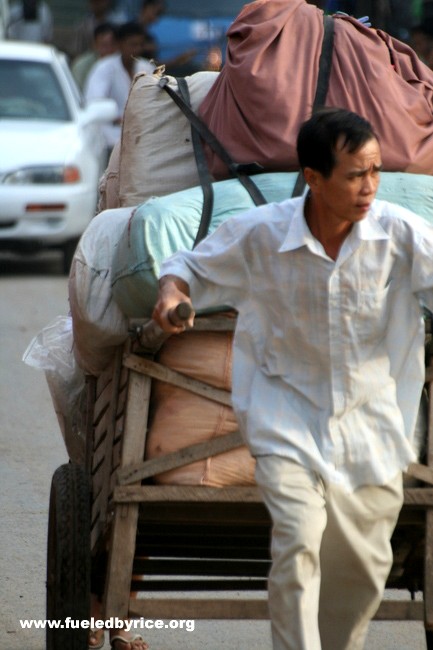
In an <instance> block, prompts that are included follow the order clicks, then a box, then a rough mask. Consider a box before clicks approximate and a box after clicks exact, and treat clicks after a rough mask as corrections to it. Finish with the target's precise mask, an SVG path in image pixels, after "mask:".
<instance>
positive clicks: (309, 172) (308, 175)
mask: <svg viewBox="0 0 433 650" xmlns="http://www.w3.org/2000/svg"><path fill="white" fill-rule="evenodd" d="M304 178H305V182H306V183H307V185H308V186H309V187H310V189H312V190H314V189H317V187H318V184H319V182H320V178H321V174H319V172H318V171H316V170H315V169H312V168H311V167H304Z"/></svg>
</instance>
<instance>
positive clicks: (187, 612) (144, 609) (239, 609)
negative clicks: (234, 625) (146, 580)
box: [129, 597, 269, 620]
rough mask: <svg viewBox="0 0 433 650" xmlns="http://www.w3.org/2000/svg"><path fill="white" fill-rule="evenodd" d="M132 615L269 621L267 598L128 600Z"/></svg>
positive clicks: (160, 617)
mask: <svg viewBox="0 0 433 650" xmlns="http://www.w3.org/2000/svg"><path fill="white" fill-rule="evenodd" d="M129 611H130V613H131V616H137V617H142V618H155V619H156V618H157V619H164V618H167V619H183V620H185V619H186V620H188V619H213V620H215V619H223V620H224V619H226V620H227V619H235V620H245V619H253V620H254V619H257V620H266V619H268V618H269V610H268V601H267V598H262V599H248V600H242V599H240V598H236V599H232V598H225V599H224V600H223V599H219V598H211V599H207V598H203V599H202V598H183V597H181V598H170V599H168V598H167V599H166V598H145V599H138V598H131V599H130V601H129Z"/></svg>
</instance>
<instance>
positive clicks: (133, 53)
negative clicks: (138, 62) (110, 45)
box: [119, 34, 146, 61]
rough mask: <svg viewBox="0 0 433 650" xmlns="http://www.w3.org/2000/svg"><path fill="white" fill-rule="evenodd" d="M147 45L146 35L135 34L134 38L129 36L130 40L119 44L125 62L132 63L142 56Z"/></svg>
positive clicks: (124, 40)
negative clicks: (131, 61) (132, 60)
mask: <svg viewBox="0 0 433 650" xmlns="http://www.w3.org/2000/svg"><path fill="white" fill-rule="evenodd" d="M145 45H146V41H145V39H144V34H143V35H141V34H134V35H133V36H128V38H125V39H123V41H121V42H120V43H119V49H120V53H121V55H122V59H123V60H124V61H130V60H131V59H135V58H137V57H139V56H141V54H142V52H143V50H144V48H145Z"/></svg>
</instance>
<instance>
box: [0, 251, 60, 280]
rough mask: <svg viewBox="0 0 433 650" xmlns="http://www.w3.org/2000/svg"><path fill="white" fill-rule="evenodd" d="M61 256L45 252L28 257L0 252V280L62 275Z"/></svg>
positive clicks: (55, 252) (56, 252) (52, 252)
mask: <svg viewBox="0 0 433 650" xmlns="http://www.w3.org/2000/svg"><path fill="white" fill-rule="evenodd" d="M62 261H63V254H62V253H61V252H58V251H47V252H45V251H44V252H41V253H35V254H28V255H16V254H14V253H7V252H0V278H3V277H4V278H7V277H17V276H27V275H31V276H35V275H39V276H41V275H42V276H46V275H56V276H58V275H63V269H62Z"/></svg>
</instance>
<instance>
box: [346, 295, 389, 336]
mask: <svg viewBox="0 0 433 650" xmlns="http://www.w3.org/2000/svg"><path fill="white" fill-rule="evenodd" d="M390 294H391V284H389V285H388V286H386V287H385V288H384V289H378V290H376V291H360V292H359V294H358V300H357V301H356V304H357V309H356V311H354V312H353V313H352V316H351V317H352V318H353V324H354V327H355V332H356V334H357V336H358V338H359V340H360V341H362V342H363V343H374V342H375V341H380V340H381V339H383V338H384V336H385V334H386V328H387V324H388V315H389V297H390Z"/></svg>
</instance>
